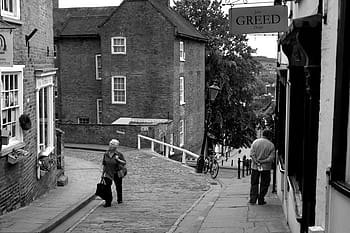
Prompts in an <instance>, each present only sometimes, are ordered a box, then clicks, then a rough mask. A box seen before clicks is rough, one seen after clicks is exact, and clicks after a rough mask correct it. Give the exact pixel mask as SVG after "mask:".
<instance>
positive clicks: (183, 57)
mask: <svg viewBox="0 0 350 233" xmlns="http://www.w3.org/2000/svg"><path fill="white" fill-rule="evenodd" d="M179 52H180V61H186V53H185V43H184V42H183V41H180V48H179Z"/></svg>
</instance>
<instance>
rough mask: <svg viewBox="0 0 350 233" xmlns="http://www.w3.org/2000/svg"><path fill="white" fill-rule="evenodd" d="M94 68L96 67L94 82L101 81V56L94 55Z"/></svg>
mask: <svg viewBox="0 0 350 233" xmlns="http://www.w3.org/2000/svg"><path fill="white" fill-rule="evenodd" d="M95 65H96V66H95V67H96V80H101V79H102V63H101V54H96V56H95Z"/></svg>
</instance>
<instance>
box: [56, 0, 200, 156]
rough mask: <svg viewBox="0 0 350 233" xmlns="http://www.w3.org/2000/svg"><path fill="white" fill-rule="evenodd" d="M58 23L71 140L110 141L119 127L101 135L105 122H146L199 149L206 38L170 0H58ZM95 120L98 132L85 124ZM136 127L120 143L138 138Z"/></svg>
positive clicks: (62, 101) (62, 99) (61, 111)
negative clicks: (68, 0)
mask: <svg viewBox="0 0 350 233" xmlns="http://www.w3.org/2000/svg"><path fill="white" fill-rule="evenodd" d="M54 30H55V43H56V47H57V67H58V68H59V73H58V80H59V85H58V93H59V94H58V99H59V101H58V104H57V112H58V119H59V120H60V122H61V126H62V128H63V130H65V131H66V133H67V132H68V133H67V137H66V140H68V141H70V142H79V143H86V142H89V143H107V142H108V140H109V138H108V137H119V136H120V135H119V136H118V135H109V136H107V137H103V136H101V131H103V128H104V127H108V128H110V126H111V125H113V126H115V127H116V129H118V126H135V125H139V126H140V125H142V126H143V127H141V128H142V129H143V130H144V131H148V129H149V128H153V129H154V130H152V132H154V134H153V135H152V136H153V137H155V138H158V139H161V140H164V141H166V142H168V143H173V144H174V145H179V146H184V147H185V148H187V149H190V150H192V151H195V152H197V151H199V148H200V145H201V141H202V138H203V129H204V83H205V82H204V76H205V70H204V66H205V65H204V59H205V42H206V38H205V37H203V36H202V35H201V34H200V33H199V32H197V31H196V30H195V29H194V28H193V26H192V25H191V24H190V23H189V22H187V21H186V20H184V19H183V18H182V17H181V16H179V15H178V14H177V13H176V12H175V11H174V10H173V9H172V8H170V6H169V1H168V0H125V1H123V2H122V3H121V5H120V6H118V7H98V8H66V9H64V8H58V9H55V10H54ZM81 124H84V126H82V125H81ZM96 125H97V126H96ZM73 126H76V129H79V130H78V131H76V130H70V129H72V127H73ZM92 127H94V128H96V130H95V131H94V133H91V130H85V131H84V130H83V129H84V128H85V129H91V128H92ZM73 128H74V127H73ZM82 128H83V129H82ZM134 128H135V127H134ZM124 130H125V127H124ZM140 130H141V129H140ZM114 131H116V130H114ZM126 131H127V130H126ZM76 132H79V133H78V134H77V133H76ZM87 132H89V133H87ZM136 134H137V133H135V134H133V135H132V136H131V137H129V138H127V139H125V140H124V141H122V144H124V145H128V146H135V145H136V141H137V137H136Z"/></svg>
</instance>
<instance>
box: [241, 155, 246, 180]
mask: <svg viewBox="0 0 350 233" xmlns="http://www.w3.org/2000/svg"><path fill="white" fill-rule="evenodd" d="M245 162H246V156H245V155H243V161H242V177H244V167H245Z"/></svg>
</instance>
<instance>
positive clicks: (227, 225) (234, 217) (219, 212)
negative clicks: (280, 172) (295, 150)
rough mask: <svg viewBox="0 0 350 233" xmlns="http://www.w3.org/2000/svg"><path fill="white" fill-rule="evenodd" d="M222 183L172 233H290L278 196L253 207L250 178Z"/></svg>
mask: <svg viewBox="0 0 350 233" xmlns="http://www.w3.org/2000/svg"><path fill="white" fill-rule="evenodd" d="M220 181H221V183H222V187H221V188H220V186H217V187H215V186H214V188H212V189H211V190H209V191H208V192H207V193H206V194H205V195H204V196H203V197H202V199H201V200H200V201H198V203H195V205H194V206H193V208H192V209H191V211H190V212H189V213H187V214H186V215H185V216H183V218H181V219H179V221H178V222H177V223H176V224H175V225H174V226H173V228H172V229H171V230H170V231H169V232H168V233H212V232H216V233H253V232H254V233H290V230H289V228H288V226H287V224H286V220H285V218H284V214H283V211H282V207H281V203H280V200H279V199H278V197H277V195H275V194H273V193H271V192H269V193H268V194H267V196H266V198H265V200H266V202H267V204H266V205H262V206H260V205H249V204H248V199H249V188H250V176H248V177H245V178H243V179H220Z"/></svg>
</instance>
